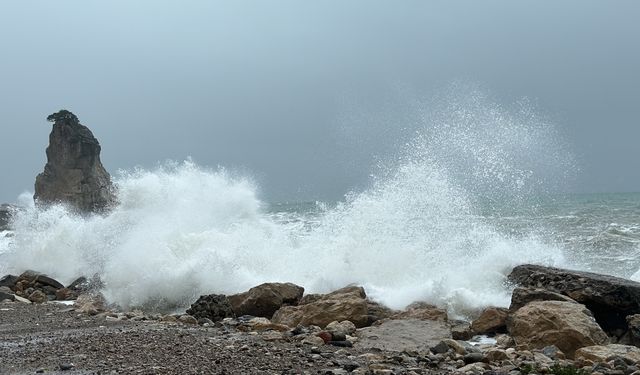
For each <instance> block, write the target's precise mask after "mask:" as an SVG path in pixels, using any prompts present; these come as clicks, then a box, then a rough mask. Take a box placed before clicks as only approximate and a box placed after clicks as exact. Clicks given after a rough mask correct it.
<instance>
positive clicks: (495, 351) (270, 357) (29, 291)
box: [0, 265, 640, 375]
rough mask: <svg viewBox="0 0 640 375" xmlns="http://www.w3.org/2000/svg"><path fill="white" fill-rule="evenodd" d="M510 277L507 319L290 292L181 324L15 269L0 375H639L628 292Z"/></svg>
mask: <svg viewBox="0 0 640 375" xmlns="http://www.w3.org/2000/svg"><path fill="white" fill-rule="evenodd" d="M509 280H510V281H511V282H513V283H514V284H515V285H517V287H516V288H515V289H514V292H513V296H512V303H511V307H510V308H508V309H507V308H499V307H489V308H486V309H485V310H484V311H482V312H481V313H480V314H479V315H478V317H477V318H476V319H474V320H473V321H472V322H463V321H456V320H452V319H450V318H449V317H448V316H447V313H446V311H445V310H443V309H440V308H437V307H435V306H432V305H429V304H427V303H424V302H416V303H414V304H411V305H410V306H408V307H407V308H406V309H405V310H403V311H394V310H391V309H389V308H387V307H385V306H382V305H380V304H378V303H376V302H375V301H372V300H370V299H368V298H367V295H366V292H365V290H364V289H363V288H362V287H359V286H348V287H345V288H342V289H339V290H336V291H334V292H331V293H327V294H304V288H302V287H300V286H297V285H294V284H290V283H266V284H262V285H259V286H256V287H254V288H252V289H250V290H248V291H246V292H244V293H240V294H236V295H231V296H225V295H216V294H212V295H205V296H201V297H200V298H199V299H198V300H197V301H195V302H194V303H193V304H192V305H191V307H190V308H189V309H188V310H187V311H186V312H185V313H184V314H169V315H163V314H157V313H149V312H143V311H139V310H132V311H121V310H120V309H118V308H117V307H116V306H109V305H107V304H106V302H105V301H104V299H103V298H102V297H101V295H100V293H99V290H100V283H99V280H98V279H97V278H94V279H91V280H88V279H86V278H79V279H78V280H76V281H75V282H74V283H72V284H70V285H68V286H66V287H65V286H63V285H62V284H60V283H59V282H57V281H56V280H54V279H52V278H50V277H47V276H46V275H42V274H38V273H37V272H33V271H27V272H25V273H23V274H22V275H19V276H11V275H7V276H5V277H3V278H2V279H0V301H2V302H0V343H1V344H0V358H2V361H0V373H3V374H5V373H7V374H26V373H62V372H64V373H75V374H110V373H121V374H136V373H140V374H347V373H353V374H445V373H457V374H509V375H519V374H525V375H526V374H558V375H560V374H611V375H632V374H633V375H639V374H640V365H639V363H640V348H639V347H638V346H637V345H638V344H639V343H640V308H639V306H640V297H639V296H640V283H635V282H631V281H629V280H624V279H618V278H614V277H610V276H605V275H597V274H590V273H584V272H575V271H569V270H560V269H555V268H549V267H541V266H533V265H523V266H518V267H516V268H515V269H514V270H513V272H512V273H511V274H510V275H509ZM625 314H626V315H625ZM623 315H624V316H623Z"/></svg>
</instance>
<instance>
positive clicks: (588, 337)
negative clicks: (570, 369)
mask: <svg viewBox="0 0 640 375" xmlns="http://www.w3.org/2000/svg"><path fill="white" fill-rule="evenodd" d="M507 326H508V330H509V333H510V334H511V336H512V337H513V338H514V340H515V341H516V344H517V346H518V347H523V348H529V349H536V348H537V349H542V348H544V347H546V346H548V345H555V346H556V347H558V348H559V349H560V350H562V352H564V353H565V354H566V355H567V356H568V357H569V358H573V354H574V352H575V351H576V350H577V349H579V348H582V347H585V346H592V345H600V344H606V343H608V337H607V335H606V334H605V333H604V332H603V331H602V329H601V328H600V326H598V324H597V323H596V321H595V319H593V317H592V316H591V313H590V312H589V310H587V309H586V308H585V307H584V306H582V305H579V304H575V303H569V302H561V301H534V302H531V303H529V304H527V305H526V306H524V307H522V308H520V309H518V310H517V311H516V312H515V313H513V315H511V316H510V319H509V320H508V321H507Z"/></svg>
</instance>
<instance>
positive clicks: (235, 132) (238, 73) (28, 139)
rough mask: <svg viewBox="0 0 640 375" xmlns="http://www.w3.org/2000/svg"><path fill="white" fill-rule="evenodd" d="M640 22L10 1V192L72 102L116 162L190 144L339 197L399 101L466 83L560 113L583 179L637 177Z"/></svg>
mask: <svg viewBox="0 0 640 375" xmlns="http://www.w3.org/2000/svg"><path fill="white" fill-rule="evenodd" d="M639 19H640V2H638V1H633V0H632V1H615V2H611V1H585V0H576V1H449V0H448V1H371V0H366V1H355V0H352V1H345V0H336V1H299V0H295V1H293V0H292V1H238V0H229V1H225V2H220V1H172V2H169V1H159V0H145V1H143V0H138V1H87V0H81V1H80V0H78V1H56V2H53V1H24V0H23V1H3V2H2V3H0V47H1V53H0V111H1V113H2V116H1V118H0V130H1V131H0V176H1V177H0V202H13V201H15V199H16V197H17V196H18V195H19V194H20V193H21V192H23V191H25V190H33V182H34V179H35V175H36V174H37V173H39V172H40V171H41V170H42V169H43V166H44V163H45V161H46V157H45V148H46V144H47V142H48V133H49V131H50V124H49V123H47V122H46V121H45V118H46V117H47V115H49V114H50V113H52V112H55V111H57V110H59V109H61V108H66V109H69V110H71V111H73V112H74V113H75V114H76V115H77V116H78V117H79V118H80V120H81V122H82V123H83V124H85V125H87V126H89V127H90V128H91V129H92V130H93V132H94V134H95V135H96V137H97V138H98V139H99V140H100V143H101V144H102V149H103V152H102V160H103V163H104V164H105V167H106V168H107V169H108V170H110V171H111V172H112V173H114V172H115V171H117V170H118V169H130V168H132V167H135V166H143V167H152V166H154V165H156V164H157V163H158V162H159V161H163V160H167V159H173V160H184V159H185V158H187V157H189V156H191V157H193V159H194V160H195V161H196V162H197V163H199V164H201V165H205V166H211V167H215V166H217V165H224V166H228V167H231V168H234V169H236V168H237V169H240V170H243V171H245V172H246V173H250V174H251V175H253V176H254V177H255V179H256V180H257V181H258V182H259V183H260V185H261V190H262V194H263V195H264V197H265V199H267V200H297V199H305V200H306V199H335V198H339V197H340V196H342V195H343V194H344V193H346V192H348V191H349V190H350V189H353V188H356V187H358V186H361V185H362V183H363V181H366V179H367V176H368V175H369V173H370V172H371V165H370V164H373V163H374V161H375V160H376V158H380V157H381V155H380V154H381V153H384V152H385V147H386V145H388V144H390V143H393V142H392V141H390V139H389V136H390V134H393V135H397V134H399V133H400V132H401V129H404V128H406V127H410V125H409V124H406V123H403V118H404V117H405V116H404V115H403V111H411V109H407V107H406V106H405V104H406V103H405V101H406V102H409V101H413V100H415V99H416V98H423V97H424V98H429V97H430V96H433V95H437V93H438V92H440V91H441V90H443V88H446V87H447V86H448V85H450V84H451V82H460V81H469V82H473V83H477V84H479V85H481V86H482V87H484V88H486V89H487V90H489V91H490V92H491V94H492V95H493V96H494V97H495V98H497V100H498V101H504V102H505V103H511V102H514V101H516V100H519V99H520V98H522V97H527V98H530V99H531V100H532V101H533V102H535V103H536V105H537V106H538V108H539V110H540V111H542V112H544V114H545V115H548V116H550V117H551V118H553V119H554V122H555V123H556V126H557V127H558V128H559V129H561V130H562V132H563V133H564V134H565V136H566V137H567V138H568V140H569V141H570V143H571V144H572V149H573V151H572V152H574V153H575V155H576V159H577V160H578V161H579V164H580V169H581V171H580V175H579V176H578V179H577V181H575V182H574V183H573V185H572V187H571V189H573V190H575V191H640V168H638V165H639V163H640V147H639V145H638V144H639V141H640V120H639V119H640V91H639V90H640V22H638V20H639ZM406 117H407V118H411V117H412V116H411V115H406ZM350 121H353V124H350V123H349V122H350Z"/></svg>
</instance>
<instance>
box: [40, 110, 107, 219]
mask: <svg viewBox="0 0 640 375" xmlns="http://www.w3.org/2000/svg"><path fill="white" fill-rule="evenodd" d="M47 120H48V121H51V122H53V123H54V124H53V129H52V131H51V134H50V135H49V146H48V147H47V151H46V153H47V164H46V165H45V167H44V171H43V172H42V173H40V174H39V175H38V176H37V177H36V183H35V195H34V199H35V200H36V202H37V203H38V204H51V203H58V202H62V203H65V204H68V205H69V206H71V207H73V208H75V209H77V210H78V211H80V212H82V213H89V212H102V211H104V210H106V209H107V208H108V207H109V206H111V205H112V204H113V203H114V202H115V197H114V194H113V190H114V189H113V186H112V184H111V177H110V176H109V173H107V171H106V170H105V169H104V167H103V166H102V162H101V161H100V144H99V143H98V140H97V139H96V138H95V137H94V136H93V134H92V133H91V130H89V128H87V127H86V126H84V125H82V124H80V121H79V120H78V118H77V117H76V116H75V115H74V114H73V113H71V112H69V111H66V110H61V111H59V112H57V113H54V114H52V115H50V116H49V117H47Z"/></svg>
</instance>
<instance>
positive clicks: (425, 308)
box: [391, 302, 448, 322]
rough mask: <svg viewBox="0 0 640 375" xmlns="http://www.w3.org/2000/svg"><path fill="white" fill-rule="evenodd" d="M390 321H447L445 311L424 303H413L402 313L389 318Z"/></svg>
mask: <svg viewBox="0 0 640 375" xmlns="http://www.w3.org/2000/svg"><path fill="white" fill-rule="evenodd" d="M391 319H422V320H439V321H442V322H446V321H447V320H448V317H447V311H446V310H444V309H441V308H439V307H436V306H434V305H431V304H428V303H426V302H414V303H412V304H410V305H409V306H407V308H406V309H405V310H404V311H401V312H399V313H396V314H394V315H392V316H391Z"/></svg>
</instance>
